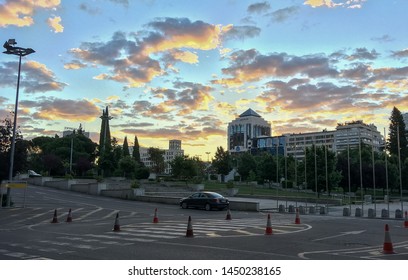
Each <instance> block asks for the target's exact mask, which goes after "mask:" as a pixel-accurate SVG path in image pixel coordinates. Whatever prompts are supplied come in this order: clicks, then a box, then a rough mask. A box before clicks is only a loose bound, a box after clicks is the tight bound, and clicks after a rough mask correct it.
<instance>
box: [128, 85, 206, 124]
mask: <svg viewBox="0 0 408 280" xmlns="http://www.w3.org/2000/svg"><path fill="white" fill-rule="evenodd" d="M211 91H213V88H212V87H209V86H205V85H202V84H199V83H192V82H175V83H174V89H164V88H155V89H152V90H151V92H150V93H151V94H152V96H154V97H156V98H160V99H162V100H163V101H161V102H159V103H152V102H150V101H146V100H143V101H136V102H134V103H133V110H134V112H135V113H136V112H137V113H138V114H141V115H142V116H145V117H151V118H154V119H160V120H174V117H173V116H172V115H173V114H174V115H177V116H186V115H190V114H191V113H193V112H200V111H207V110H208V109H209V103H210V102H211V101H212V100H213V97H212V95H211Z"/></svg>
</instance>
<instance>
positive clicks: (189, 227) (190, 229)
mask: <svg viewBox="0 0 408 280" xmlns="http://www.w3.org/2000/svg"><path fill="white" fill-rule="evenodd" d="M186 237H194V233H193V225H192V223H191V216H188V224H187V232H186Z"/></svg>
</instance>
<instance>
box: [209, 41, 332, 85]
mask: <svg viewBox="0 0 408 280" xmlns="http://www.w3.org/2000/svg"><path fill="white" fill-rule="evenodd" d="M229 59H230V66H229V67H227V68H223V69H222V72H223V74H224V75H229V76H232V78H222V79H218V80H213V81H212V82H213V83H214V84H222V85H225V86H229V87H236V86H241V85H243V84H244V83H245V82H256V81H259V80H261V79H263V78H266V77H289V76H292V75H296V74H301V75H305V76H308V77H323V76H334V75H336V74H337V71H336V70H335V69H333V68H331V67H330V65H329V60H328V58H327V57H325V56H324V55H319V54H317V55H305V56H293V55H288V54H286V53H272V54H269V55H263V54H261V53H259V52H258V51H257V50H255V49H250V50H245V51H242V50H241V51H236V52H234V53H232V54H231V55H230V57H229Z"/></svg>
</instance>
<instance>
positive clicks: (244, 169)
mask: <svg viewBox="0 0 408 280" xmlns="http://www.w3.org/2000/svg"><path fill="white" fill-rule="evenodd" d="M256 171H257V164H256V161H255V159H254V157H253V156H252V155H251V154H250V153H243V154H242V155H240V157H239V158H238V173H239V175H241V178H242V180H244V181H246V180H249V175H250V174H251V172H252V178H251V180H253V177H254V176H255V178H256Z"/></svg>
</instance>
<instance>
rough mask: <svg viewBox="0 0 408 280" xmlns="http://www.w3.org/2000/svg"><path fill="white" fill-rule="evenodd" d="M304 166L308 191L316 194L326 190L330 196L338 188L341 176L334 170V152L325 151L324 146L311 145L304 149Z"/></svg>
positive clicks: (335, 161)
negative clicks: (305, 166) (305, 167)
mask: <svg viewBox="0 0 408 280" xmlns="http://www.w3.org/2000/svg"><path fill="white" fill-rule="evenodd" d="M306 164H307V172H306V178H307V188H308V189H311V190H313V191H317V192H318V193H320V192H322V191H326V189H328V192H329V194H330V192H331V191H332V190H333V189H334V188H337V187H338V185H339V182H340V180H341V176H342V175H341V172H339V171H338V170H337V169H336V166H337V158H336V154H335V153H334V152H332V151H328V150H326V147H324V146H320V147H317V146H315V145H313V146H312V147H310V148H308V149H306ZM326 168H327V173H326ZM326 183H327V185H326ZM316 188H317V190H316Z"/></svg>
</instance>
